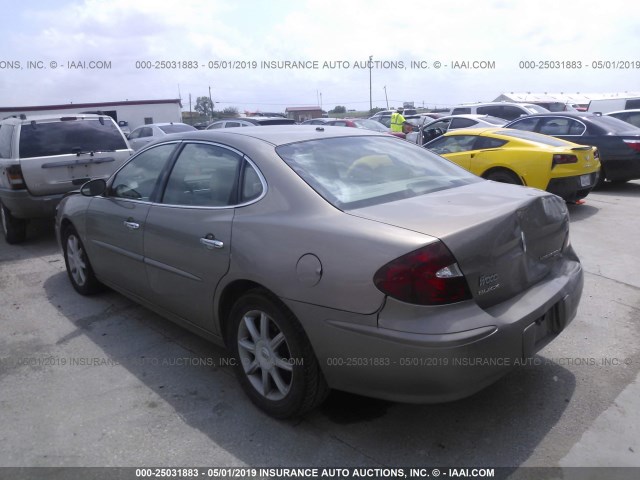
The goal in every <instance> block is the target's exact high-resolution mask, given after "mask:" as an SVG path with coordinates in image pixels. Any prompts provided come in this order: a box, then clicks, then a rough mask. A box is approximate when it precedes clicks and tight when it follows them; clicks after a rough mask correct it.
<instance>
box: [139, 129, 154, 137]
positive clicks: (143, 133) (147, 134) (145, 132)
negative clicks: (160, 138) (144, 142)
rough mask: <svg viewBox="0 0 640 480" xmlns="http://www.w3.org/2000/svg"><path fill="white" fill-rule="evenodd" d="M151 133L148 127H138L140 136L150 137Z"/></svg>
mask: <svg viewBox="0 0 640 480" xmlns="http://www.w3.org/2000/svg"><path fill="white" fill-rule="evenodd" d="M152 134H153V131H152V130H151V128H150V127H144V128H141V129H140V137H150V136H151V135H152Z"/></svg>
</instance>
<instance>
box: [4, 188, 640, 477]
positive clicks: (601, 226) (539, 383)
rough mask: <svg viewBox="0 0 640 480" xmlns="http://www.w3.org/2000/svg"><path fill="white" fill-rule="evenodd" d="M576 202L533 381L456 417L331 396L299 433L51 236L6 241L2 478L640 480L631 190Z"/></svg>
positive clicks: (519, 381) (636, 244)
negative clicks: (96, 471) (551, 478)
mask: <svg viewBox="0 0 640 480" xmlns="http://www.w3.org/2000/svg"><path fill="white" fill-rule="evenodd" d="M586 200H587V201H586V204H584V205H579V206H570V207H569V210H570V214H571V224H572V225H571V239H572V243H573V245H574V248H575V249H576V251H577V252H578V255H579V256H580V258H581V260H582V262H583V267H584V270H585V288H584V293H583V298H582V302H581V304H580V307H579V311H578V315H577V318H576V319H575V320H574V321H573V323H572V324H571V325H570V326H569V327H567V329H566V330H565V331H564V332H563V333H562V334H561V335H560V336H559V337H558V338H557V339H556V340H555V341H554V342H552V343H551V344H550V345H548V346H547V347H545V349H544V350H542V351H541V352H540V353H539V354H538V355H537V356H536V357H535V359H534V360H535V361H534V362H533V363H532V364H530V365H527V366H522V367H518V368H516V369H514V370H513V371H512V372H511V373H510V374H508V375H507V376H505V377H504V378H503V379H501V380H500V381H498V382H497V383H496V384H494V385H492V386H490V387H489V388H487V389H485V390H483V391H482V392H480V393H478V394H476V395H474V396H472V397H470V398H467V399H464V400H461V401H457V402H453V403H448V404H440V405H405V404H397V403H390V402H385V401H380V400H374V399H369V398H364V397H359V396H355V395H349V394H345V393H340V392H333V393H332V394H331V395H330V397H329V398H328V400H327V401H326V403H325V404H324V405H323V406H322V407H321V408H319V409H318V410H316V411H314V412H312V413H310V414H308V415H307V416H306V417H304V418H302V419H298V420H295V421H278V420H274V419H272V418H270V417H268V416H266V415H265V414H263V413H261V412H260V411H258V410H257V409H256V408H255V407H254V406H253V405H252V404H251V403H250V401H249V400H248V399H247V398H246V397H245V395H244V394H243V392H242V391H241V389H240V387H239V385H238V383H237V382H236V380H235V378H234V375H233V372H232V371H231V369H230V367H228V366H224V365H221V361H222V360H223V359H225V358H227V353H226V352H225V351H224V349H221V348H219V347H215V346H212V345H211V344H209V343H207V342H206V341H204V340H202V339H200V338H199V337H197V336H195V335H193V334H191V333H189V332H187V331H186V330H183V329H181V328H179V327H177V326H175V325H173V324H172V323H170V322H169V321H167V320H165V319H163V318H161V317H159V316H158V315H156V314H154V313H152V312H150V311H149V310H146V309H145V308H143V307H140V306H138V305H136V304H135V303H133V302H131V301H130V300H128V299H126V298H125V297H123V296H121V295H119V294H117V293H115V292H112V291H107V292H105V293H102V294H99V295H98V296H94V297H82V296H80V295H78V294H77V293H76V292H75V291H74V290H73V289H72V287H71V285H70V283H69V281H68V278H67V276H66V272H65V267H64V261H63V259H62V255H61V253H60V252H59V251H58V246H57V244H56V241H55V237H54V232H53V222H51V221H39V222H33V223H32V224H31V225H30V227H29V237H28V241H27V242H26V243H24V244H22V245H19V246H11V245H7V244H6V243H5V242H4V239H0V466H2V467H7V466H128V467H141V466H183V467H189V466H262V467H268V466H288V467H291V466H321V467H322V466H334V467H336V466H337V467H347V466H371V467H382V466H384V467H391V466H413V467H418V466H431V465H448V466H453V467H460V466H481V467H482V466H493V467H512V468H515V467H519V466H530V467H549V466H552V467H553V466H562V467H568V466H613V465H615V466H636V467H637V466H640V414H639V410H640V409H639V408H638V406H639V405H640V400H639V399H640V386H639V382H638V370H639V369H640V354H639V351H640V342H639V339H640V274H638V271H639V267H640V241H639V239H640V222H639V221H638V212H640V182H638V181H635V182H629V183H627V184H623V185H609V186H607V187H606V188H604V189H603V190H601V191H596V192H594V193H591V194H590V195H589V196H588V197H587V199H586ZM514 471H515V470H514ZM1 476H2V475H1V474H0V477H1Z"/></svg>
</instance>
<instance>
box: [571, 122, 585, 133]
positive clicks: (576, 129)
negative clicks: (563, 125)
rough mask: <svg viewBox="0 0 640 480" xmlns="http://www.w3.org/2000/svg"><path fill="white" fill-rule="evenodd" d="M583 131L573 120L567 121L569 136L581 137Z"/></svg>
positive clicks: (582, 126)
mask: <svg viewBox="0 0 640 480" xmlns="http://www.w3.org/2000/svg"><path fill="white" fill-rule="evenodd" d="M584 131H585V128H584V125H583V124H582V123H580V122H577V121H575V120H569V135H582V134H583V133H584Z"/></svg>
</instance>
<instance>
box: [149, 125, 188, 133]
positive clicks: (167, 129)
mask: <svg viewBox="0 0 640 480" xmlns="http://www.w3.org/2000/svg"><path fill="white" fill-rule="evenodd" d="M158 128H159V129H160V130H162V131H163V132H164V133H180V132H190V131H192V130H196V128H195V127H192V126H191V125H187V124H182V125H180V124H175V123H174V124H173V125H160V126H158Z"/></svg>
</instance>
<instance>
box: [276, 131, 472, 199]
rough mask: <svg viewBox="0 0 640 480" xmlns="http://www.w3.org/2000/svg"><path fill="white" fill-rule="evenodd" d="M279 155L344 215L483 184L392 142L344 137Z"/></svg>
mask: <svg viewBox="0 0 640 480" xmlns="http://www.w3.org/2000/svg"><path fill="white" fill-rule="evenodd" d="M276 151H277V153H278V155H280V157H282V159H283V160H284V161H285V162H286V163H287V164H288V165H289V166H290V167H291V168H292V169H293V170H294V171H295V172H296V173H297V174H298V175H299V176H300V177H302V179H303V180H304V181H305V182H307V183H308V184H309V185H310V186H311V187H312V188H313V189H314V190H316V191H317V192H318V193H319V194H320V195H321V196H322V197H323V198H324V199H325V200H327V201H328V202H329V203H331V204H332V205H334V206H335V207H337V208H339V209H342V210H349V209H353V208H361V207H367V206H370V205H377V204H381V203H387V202H391V201H395V200H400V199H403V198H411V197H415V196H418V195H424V194H427V193H431V192H435V191H439V190H446V189H449V188H453V187H458V186H462V185H468V184H471V183H475V182H480V181H482V180H481V179H479V178H478V177H476V176H475V175H472V174H471V173H469V172H467V171H466V170H464V169H462V168H460V167H458V166H457V165H455V164H453V163H450V162H448V161H446V160H445V159H443V158H440V157H438V156H436V155H434V154H432V153H430V152H428V151H427V150H425V149H423V148H420V147H418V146H416V145H412V144H410V143H408V142H404V141H401V140H398V139H396V138H393V137H388V138H387V137H378V136H375V137H369V136H366V137H342V138H327V139H322V140H310V141H306V142H300V143H294V144H290V145H283V146H280V147H278V148H277V149H276Z"/></svg>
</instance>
